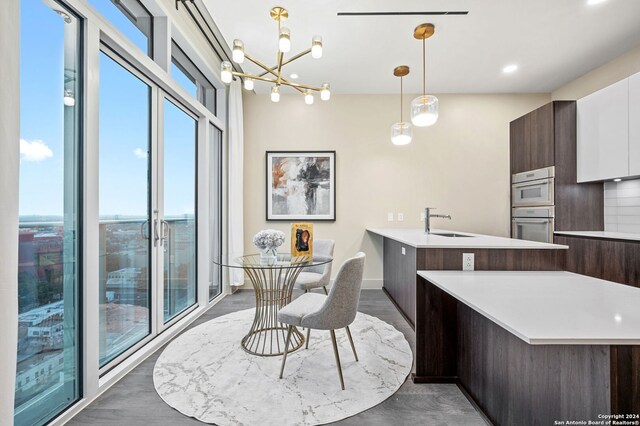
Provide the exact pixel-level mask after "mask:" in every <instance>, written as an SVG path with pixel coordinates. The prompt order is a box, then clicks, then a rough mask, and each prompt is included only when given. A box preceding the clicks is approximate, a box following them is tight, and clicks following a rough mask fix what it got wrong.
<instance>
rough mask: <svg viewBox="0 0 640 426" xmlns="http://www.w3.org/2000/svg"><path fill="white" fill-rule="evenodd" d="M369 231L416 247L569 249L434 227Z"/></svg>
mask: <svg viewBox="0 0 640 426" xmlns="http://www.w3.org/2000/svg"><path fill="white" fill-rule="evenodd" d="M367 231H369V232H371V233H373V234H377V235H381V236H383V237H386V238H390V239H392V240H395V241H398V242H400V243H403V244H406V245H408V246H411V247H416V248H478V249H480V248H482V249H567V248H569V247H567V246H563V245H559V244H548V243H538V242H535V241H526V240H516V239H513V238H504V237H494V236H491V235H481V234H472V233H469V232H459V231H446V230H443V229H433V230H431V234H425V233H424V230H423V229H395V228H385V229H380V228H376V229H370V228H367ZM437 233H456V234H463V235H468V237H443V236H441V235H435V234H437Z"/></svg>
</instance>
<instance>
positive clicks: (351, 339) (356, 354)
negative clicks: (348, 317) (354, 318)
mask: <svg viewBox="0 0 640 426" xmlns="http://www.w3.org/2000/svg"><path fill="white" fill-rule="evenodd" d="M345 330H347V336H349V343H351V349H353V355H354V356H355V357H356V362H358V353H357V352H356V347H355V346H354V344H353V338H351V330H349V326H346V327H345Z"/></svg>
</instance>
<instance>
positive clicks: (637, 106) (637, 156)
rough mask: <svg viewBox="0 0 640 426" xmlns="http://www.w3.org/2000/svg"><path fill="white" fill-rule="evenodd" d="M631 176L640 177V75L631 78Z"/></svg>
mask: <svg viewBox="0 0 640 426" xmlns="http://www.w3.org/2000/svg"><path fill="white" fill-rule="evenodd" d="M629 175H630V176H638V175H640V74H635V75H632V76H631V77H630V78H629Z"/></svg>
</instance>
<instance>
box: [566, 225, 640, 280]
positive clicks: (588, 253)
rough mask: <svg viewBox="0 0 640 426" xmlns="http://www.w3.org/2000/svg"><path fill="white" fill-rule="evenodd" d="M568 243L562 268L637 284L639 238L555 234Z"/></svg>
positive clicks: (639, 268) (639, 260)
mask: <svg viewBox="0 0 640 426" xmlns="http://www.w3.org/2000/svg"><path fill="white" fill-rule="evenodd" d="M554 242H555V243H556V244H564V245H567V246H569V250H567V265H566V270H567V271H569V272H575V273H577V274H582V275H588V276H590V277H595V278H600V279H603V280H607V281H613V282H616V283H620V284H626V285H630V286H633V287H640V241H629V240H613V239H605V238H590V237H580V236H567V235H556V236H555V237H554Z"/></svg>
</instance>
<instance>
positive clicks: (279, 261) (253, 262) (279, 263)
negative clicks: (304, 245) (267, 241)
mask: <svg viewBox="0 0 640 426" xmlns="http://www.w3.org/2000/svg"><path fill="white" fill-rule="evenodd" d="M332 261H333V258H331V257H325V256H313V257H311V256H292V255H291V253H278V254H277V255H276V256H272V257H264V256H262V255H261V254H260V253H255V254H244V255H239V256H232V255H228V256H222V257H221V258H219V259H214V260H213V261H212V262H213V263H215V264H216V265H220V266H224V267H227V268H243V269H244V268H251V269H284V268H308V267H310V266H318V265H324V264H326V263H330V262H332Z"/></svg>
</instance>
